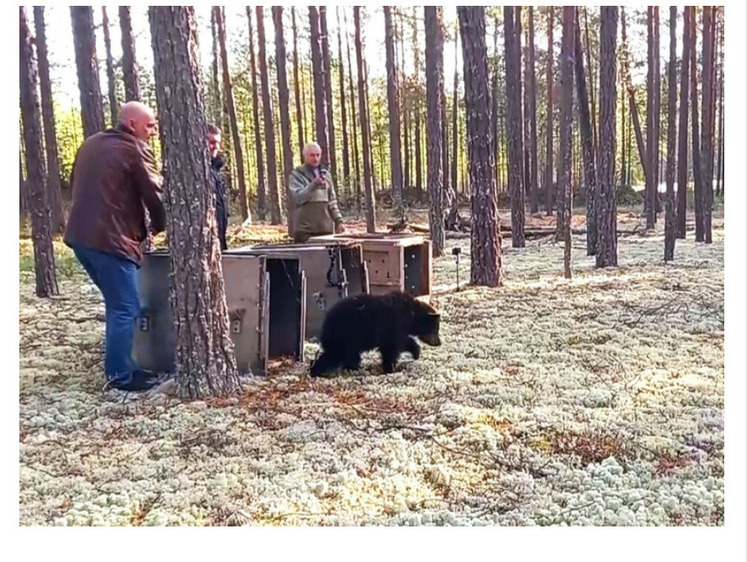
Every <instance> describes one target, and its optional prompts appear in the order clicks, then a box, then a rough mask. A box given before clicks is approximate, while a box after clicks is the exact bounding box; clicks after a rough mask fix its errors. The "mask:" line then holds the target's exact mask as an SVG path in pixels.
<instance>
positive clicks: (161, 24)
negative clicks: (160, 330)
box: [149, 6, 239, 398]
mask: <svg viewBox="0 0 747 562" xmlns="http://www.w3.org/2000/svg"><path fill="white" fill-rule="evenodd" d="M149 17H150V29H151V36H152V37H153V59H154V65H155V72H154V74H155V79H156V99H157V101H158V107H159V109H160V111H159V112H158V114H159V120H160V125H161V127H160V130H161V142H162V146H163V154H164V161H165V163H166V168H167V169H168V171H169V173H168V174H167V176H166V182H167V185H166V189H165V192H166V193H167V194H168V196H167V200H166V205H167V207H166V208H167V216H168V217H169V221H168V225H167V228H168V241H169V250H170V253H171V271H172V275H173V283H172V289H171V308H172V311H173V317H174V325H175V328H176V358H175V361H176V381H177V385H178V388H179V393H180V395H181V396H182V397H183V398H203V397H206V396H226V395H228V394H231V393H233V392H235V391H236V390H237V389H238V388H239V380H238V372H237V368H236V359H235V357H234V353H233V343H232V342H231V337H230V333H229V320H228V307H227V306H226V296H225V289H224V284H223V267H222V264H221V253H220V243H219V241H218V231H217V225H216V220H215V209H214V205H213V204H212V201H213V197H214V196H213V193H212V188H211V187H210V185H211V182H210V168H209V166H210V164H209V159H208V154H207V151H206V150H205V144H204V142H203V141H202V139H204V138H205V135H206V132H207V122H206V119H205V111H204V107H203V84H202V77H201V73H200V66H199V55H198V53H199V50H198V47H197V22H196V21H195V16H194V8H192V7H169V6H159V7H153V6H152V7H150V8H149ZM195 139H200V142H196V141H195Z"/></svg>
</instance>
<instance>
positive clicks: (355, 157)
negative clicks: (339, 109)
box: [342, 8, 362, 213]
mask: <svg viewBox="0 0 747 562" xmlns="http://www.w3.org/2000/svg"><path fill="white" fill-rule="evenodd" d="M342 10H343V11H342V15H343V19H344V23H345V29H347V28H348V14H347V11H346V10H345V8H343V9H342ZM345 50H346V51H347V59H348V89H349V95H350V111H351V121H352V122H353V168H354V170H355V204H356V209H357V210H358V213H360V211H361V205H362V197H361V170H360V157H359V154H358V118H357V116H356V115H355V89H354V88H353V65H352V64H351V59H350V37H349V36H348V34H347V33H345Z"/></svg>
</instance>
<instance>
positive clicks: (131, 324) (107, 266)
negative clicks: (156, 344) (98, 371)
mask: <svg viewBox="0 0 747 562" xmlns="http://www.w3.org/2000/svg"><path fill="white" fill-rule="evenodd" d="M73 252H74V253H75V257H77V258H78V261H79V262H80V263H81V265H82V266H83V268H84V269H85V270H86V272H87V273H88V276H89V277H90V278H91V281H93V282H94V284H95V285H96V286H97V287H98V288H99V290H100V291H101V293H102V294H103V295H104V303H105V305H106V347H105V360H104V372H105V374H106V378H107V379H108V380H110V381H112V382H114V381H116V382H118V383H123V384H126V383H128V382H130V381H131V380H132V373H133V371H134V370H136V369H137V366H136V365H135V362H134V361H133V360H132V342H133V339H134V337H135V321H136V318H137V316H138V314H139V313H140V302H139V301H138V296H137V269H138V265H137V264H136V263H135V262H133V261H130V260H128V259H126V258H123V257H121V256H117V255H115V254H109V253H106V252H100V251H98V250H92V249H90V248H85V247H82V246H73Z"/></svg>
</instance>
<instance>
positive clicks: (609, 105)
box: [596, 6, 617, 267]
mask: <svg viewBox="0 0 747 562" xmlns="http://www.w3.org/2000/svg"><path fill="white" fill-rule="evenodd" d="M600 19H601V28H600V31H599V59H600V61H599V62H600V64H599V165H598V166H597V170H598V178H599V189H598V190H597V193H598V201H599V203H598V204H597V209H598V215H597V220H598V223H599V240H598V245H597V255H596V266H597V267H611V266H617V193H616V190H615V121H616V111H615V108H616V104H617V91H616V84H615V74H616V69H615V66H616V59H615V52H616V50H617V6H612V7H608V6H603V7H602V8H601V11H600Z"/></svg>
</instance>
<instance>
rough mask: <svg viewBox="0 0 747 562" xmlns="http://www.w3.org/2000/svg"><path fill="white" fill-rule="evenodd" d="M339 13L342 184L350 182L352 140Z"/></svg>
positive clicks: (337, 12) (338, 57)
mask: <svg viewBox="0 0 747 562" xmlns="http://www.w3.org/2000/svg"><path fill="white" fill-rule="evenodd" d="M335 12H336V15H337V59H338V61H339V68H340V72H339V75H340V111H341V113H342V176H343V177H342V181H340V182H339V183H340V185H341V186H345V187H346V188H347V186H348V185H349V183H350V141H349V139H348V116H347V107H346V103H345V65H344V64H343V61H342V28H341V27H340V7H339V6H337V7H336V8H335Z"/></svg>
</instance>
